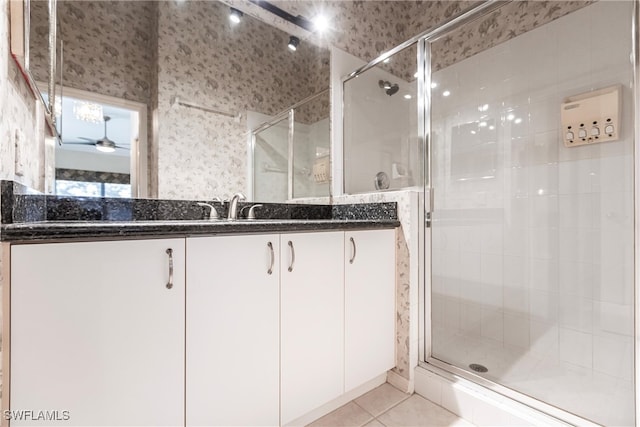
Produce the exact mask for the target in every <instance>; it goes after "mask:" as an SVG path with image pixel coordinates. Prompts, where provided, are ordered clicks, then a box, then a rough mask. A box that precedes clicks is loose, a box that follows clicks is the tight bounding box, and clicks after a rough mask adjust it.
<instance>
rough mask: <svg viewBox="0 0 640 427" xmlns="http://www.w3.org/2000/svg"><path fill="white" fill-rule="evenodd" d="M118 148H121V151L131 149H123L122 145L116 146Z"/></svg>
mask: <svg viewBox="0 0 640 427" xmlns="http://www.w3.org/2000/svg"><path fill="white" fill-rule="evenodd" d="M116 148H119V149H121V150H129V147H123V146H122V145H116Z"/></svg>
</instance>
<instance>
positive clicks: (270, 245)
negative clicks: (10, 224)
mask: <svg viewBox="0 0 640 427" xmlns="http://www.w3.org/2000/svg"><path fill="white" fill-rule="evenodd" d="M267 247H268V248H269V253H270V254H271V264H270V265H269V269H268V270H267V274H272V273H273V263H274V262H275V255H274V253H273V243H271V242H269V243H267Z"/></svg>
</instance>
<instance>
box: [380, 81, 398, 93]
mask: <svg viewBox="0 0 640 427" xmlns="http://www.w3.org/2000/svg"><path fill="white" fill-rule="evenodd" d="M378 86H379V87H380V88H381V89H382V90H384V93H386V94H387V95H389V96H391V95H395V94H396V93H397V92H398V91H399V90H400V86H398V84H397V83H393V84H391V82H389V81H387V80H378Z"/></svg>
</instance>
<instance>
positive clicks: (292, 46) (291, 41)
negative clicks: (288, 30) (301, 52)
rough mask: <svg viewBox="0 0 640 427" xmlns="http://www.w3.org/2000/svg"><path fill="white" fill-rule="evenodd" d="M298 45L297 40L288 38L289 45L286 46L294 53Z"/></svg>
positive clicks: (293, 37)
mask: <svg viewBox="0 0 640 427" xmlns="http://www.w3.org/2000/svg"><path fill="white" fill-rule="evenodd" d="M299 44H300V39H299V38H297V37H296V36H291V37H289V44H288V46H289V49H291V50H292V51H294V52H295V51H296V50H297V49H298V45H299Z"/></svg>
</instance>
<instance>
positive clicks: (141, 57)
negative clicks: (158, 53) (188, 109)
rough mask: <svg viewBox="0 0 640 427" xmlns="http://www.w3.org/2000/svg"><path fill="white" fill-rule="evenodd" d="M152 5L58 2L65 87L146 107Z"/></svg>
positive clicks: (138, 3) (125, 2) (137, 3)
mask: <svg viewBox="0 0 640 427" xmlns="http://www.w3.org/2000/svg"><path fill="white" fill-rule="evenodd" d="M154 9H155V3H154V2H151V1H90V0H89V1H86V0H73V1H70V0H58V16H59V18H58V22H59V31H60V35H59V38H61V39H62V40H63V41H64V81H65V85H67V86H71V87H74V88H76V89H83V90H87V91H90V92H95V93H100V94H103V95H109V96H114V97H117V98H122V99H127V100H130V101H138V102H143V103H147V104H148V103H149V101H150V99H151V83H152V78H151V74H152V59H153V46H152V23H153V12H154Z"/></svg>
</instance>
